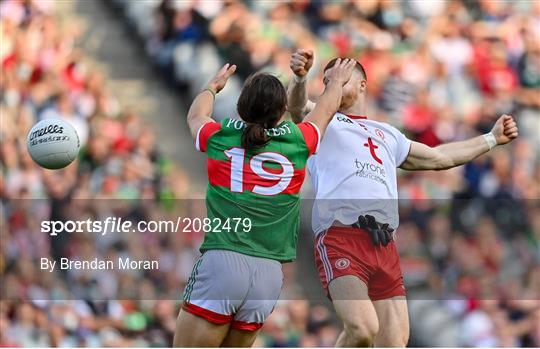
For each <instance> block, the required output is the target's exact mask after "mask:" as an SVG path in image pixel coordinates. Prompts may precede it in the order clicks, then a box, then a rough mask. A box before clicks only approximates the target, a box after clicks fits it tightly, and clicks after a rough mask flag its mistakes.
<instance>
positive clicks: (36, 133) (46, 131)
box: [30, 125, 64, 141]
mask: <svg viewBox="0 0 540 349" xmlns="http://www.w3.org/2000/svg"><path fill="white" fill-rule="evenodd" d="M49 133H60V134H62V133H64V128H63V127H62V126H58V125H49V126H46V127H43V128H40V129H38V130H35V131H34V132H32V133H31V134H30V141H32V140H34V139H35V138H37V137H41V136H44V135H46V134H49Z"/></svg>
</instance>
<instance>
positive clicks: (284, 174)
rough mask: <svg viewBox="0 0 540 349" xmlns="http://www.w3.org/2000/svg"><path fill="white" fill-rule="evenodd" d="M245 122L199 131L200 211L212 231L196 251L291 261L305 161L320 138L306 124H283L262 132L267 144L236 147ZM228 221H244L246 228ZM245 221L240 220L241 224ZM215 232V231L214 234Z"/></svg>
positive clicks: (223, 123) (210, 124)
mask: <svg viewBox="0 0 540 349" xmlns="http://www.w3.org/2000/svg"><path fill="white" fill-rule="evenodd" d="M245 126H246V125H245V123H244V122H243V121H241V120H236V119H230V118H228V119H225V120H223V121H221V122H219V123H218V122H208V123H206V124H205V125H203V126H202V127H201V129H200V130H199V132H198V134H197V138H196V144H195V145H196V148H197V150H199V151H202V152H206V154H207V156H208V159H207V166H208V189H207V192H206V208H207V214H208V218H210V219H211V221H212V229H211V231H210V232H207V233H206V234H205V238H204V242H203V244H202V245H201V251H205V250H212V249H225V250H231V251H236V252H239V253H243V254H247V255H251V256H256V257H263V258H269V259H274V260H278V261H281V262H286V261H291V260H294V259H295V258H296V244H297V239H298V231H299V227H300V196H299V192H300V188H301V186H302V183H303V182H304V177H305V168H306V162H307V159H308V157H309V156H311V155H312V154H314V153H315V152H316V151H317V147H318V145H319V142H320V135H319V131H318V129H317V127H316V126H315V125H314V124H312V123H309V122H303V123H299V124H295V123H293V122H291V121H283V122H282V123H280V124H279V125H278V126H276V127H275V128H272V129H269V130H266V132H267V134H268V135H269V136H270V141H269V142H268V144H267V145H265V146H264V147H261V148H258V149H256V150H245V149H243V148H242V146H241V139H242V133H243V130H244V128H245ZM228 219H229V221H230V220H232V219H236V220H237V221H238V219H242V220H244V219H249V222H250V224H251V228H250V229H249V231H246V230H247V229H246V226H245V225H243V224H233V222H232V221H231V222H230V224H229V226H227V227H226V228H228V229H219V228H220V227H216V224H217V225H220V224H221V225H223V224H224V222H227V220H228ZM243 222H245V221H243ZM216 228H217V229H216Z"/></svg>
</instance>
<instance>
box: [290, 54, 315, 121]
mask: <svg viewBox="0 0 540 349" xmlns="http://www.w3.org/2000/svg"><path fill="white" fill-rule="evenodd" d="M313 58H314V56H313V50H304V49H300V50H297V51H296V52H295V53H293V54H292V56H291V62H290V67H291V70H292V71H293V73H294V77H293V79H292V80H291V82H290V83H289V87H288V89H287V100H288V105H287V108H288V110H289V112H290V113H291V117H292V119H293V121H294V122H296V123H298V122H301V121H302V119H303V118H304V116H306V114H308V113H309V112H311V111H312V110H313V108H314V107H315V103H313V102H312V101H310V100H309V99H308V94H307V86H306V84H307V74H308V72H309V70H310V69H311V67H312V66H313Z"/></svg>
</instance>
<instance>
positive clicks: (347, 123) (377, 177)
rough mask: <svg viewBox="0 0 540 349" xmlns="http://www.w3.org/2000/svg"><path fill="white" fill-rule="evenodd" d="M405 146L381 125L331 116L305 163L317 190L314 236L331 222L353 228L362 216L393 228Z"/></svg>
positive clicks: (391, 129)
mask: <svg viewBox="0 0 540 349" xmlns="http://www.w3.org/2000/svg"><path fill="white" fill-rule="evenodd" d="M410 146H411V141H410V140H409V139H407V138H406V137H405V135H404V134H403V133H401V132H400V131H399V130H397V129H396V128H394V127H392V126H390V125H388V124H386V123H383V122H378V121H374V120H369V119H367V118H366V117H358V116H356V117H355V116H352V115H349V116H347V115H344V114H341V113H337V114H336V115H334V117H333V119H332V120H331V121H330V124H329V125H328V127H327V129H326V132H325V134H324V137H323V139H322V141H321V144H320V147H319V151H318V153H317V154H315V155H314V156H312V157H311V158H310V159H309V160H308V169H309V172H310V174H311V180H312V183H313V187H314V189H315V192H316V200H315V203H314V205H313V214H312V227H313V231H314V232H315V234H318V233H320V232H322V231H324V230H326V229H328V228H329V227H330V226H332V224H333V222H334V221H340V222H341V223H343V224H353V223H354V222H356V221H357V219H358V216H359V215H365V214H370V215H373V216H374V217H375V219H377V221H379V222H381V223H388V224H389V225H390V226H391V227H393V228H394V229H396V228H397V226H398V225H399V215H398V202H397V199H398V190H397V179H396V168H397V167H399V166H400V165H401V164H402V163H403V162H404V161H405V159H406V158H407V156H408V154H409V150H410Z"/></svg>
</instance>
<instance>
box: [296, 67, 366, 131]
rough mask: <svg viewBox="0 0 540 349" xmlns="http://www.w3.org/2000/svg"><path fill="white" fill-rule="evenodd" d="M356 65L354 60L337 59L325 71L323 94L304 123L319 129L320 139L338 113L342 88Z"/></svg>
mask: <svg viewBox="0 0 540 349" xmlns="http://www.w3.org/2000/svg"><path fill="white" fill-rule="evenodd" d="M355 65H356V61H355V60H354V59H344V60H341V59H339V60H338V61H336V64H335V65H334V67H332V68H331V69H329V70H327V71H326V74H325V80H326V81H327V83H326V88H325V90H324V93H323V94H322V95H321V97H320V98H319V101H318V102H317V103H316V104H315V107H314V108H313V110H312V111H311V112H310V113H309V114H307V115H306V117H305V118H304V121H308V122H312V123H314V124H315V125H317V127H318V128H319V131H320V132H321V137H322V135H323V134H324V131H325V130H326V126H328V123H329V122H330V120H331V119H332V117H333V116H334V114H335V113H336V112H337V111H338V109H339V106H340V105H341V95H342V92H343V86H344V85H345V84H346V83H347V82H348V81H349V79H350V78H351V75H352V72H353V69H354V67H355Z"/></svg>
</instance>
